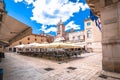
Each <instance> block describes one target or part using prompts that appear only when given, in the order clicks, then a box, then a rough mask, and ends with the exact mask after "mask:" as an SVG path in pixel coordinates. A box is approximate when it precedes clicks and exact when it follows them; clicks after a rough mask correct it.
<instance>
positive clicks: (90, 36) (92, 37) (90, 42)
mask: <svg viewBox="0 0 120 80" xmlns="http://www.w3.org/2000/svg"><path fill="white" fill-rule="evenodd" d="M84 25H85V27H84V30H83V31H78V32H73V31H72V32H70V33H68V35H67V36H69V41H71V42H73V43H76V44H77V43H78V44H81V43H84V47H85V49H86V50H88V51H89V52H102V45H101V31H100V30H99V28H98V27H97V26H96V24H95V22H93V21H92V20H90V19H86V20H85V21H84Z"/></svg>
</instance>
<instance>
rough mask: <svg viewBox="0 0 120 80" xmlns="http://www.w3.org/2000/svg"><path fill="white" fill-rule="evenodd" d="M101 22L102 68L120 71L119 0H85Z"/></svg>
mask: <svg viewBox="0 0 120 80" xmlns="http://www.w3.org/2000/svg"><path fill="white" fill-rule="evenodd" d="M86 1H87V3H88V5H89V7H90V8H91V10H92V11H93V12H94V13H95V14H96V15H98V16H99V17H100V19H101V24H102V56H103V58H102V69H103V70H106V71H112V72H118V73H120V0H86Z"/></svg>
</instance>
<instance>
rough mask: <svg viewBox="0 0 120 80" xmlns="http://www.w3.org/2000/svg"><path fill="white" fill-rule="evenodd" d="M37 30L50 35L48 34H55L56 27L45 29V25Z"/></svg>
mask: <svg viewBox="0 0 120 80" xmlns="http://www.w3.org/2000/svg"><path fill="white" fill-rule="evenodd" d="M39 30H41V31H44V32H45V33H50V32H56V31H57V29H56V27H50V28H47V26H45V25H42V26H41V29H39Z"/></svg>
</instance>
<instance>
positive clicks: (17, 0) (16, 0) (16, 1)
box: [14, 0, 23, 3]
mask: <svg viewBox="0 0 120 80" xmlns="http://www.w3.org/2000/svg"><path fill="white" fill-rule="evenodd" d="M14 1H15V3H18V2H22V1H23V0H14Z"/></svg>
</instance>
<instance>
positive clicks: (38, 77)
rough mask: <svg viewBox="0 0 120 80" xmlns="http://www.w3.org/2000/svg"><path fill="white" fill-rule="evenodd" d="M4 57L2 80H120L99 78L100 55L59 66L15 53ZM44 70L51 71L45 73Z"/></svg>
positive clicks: (96, 54) (82, 57) (83, 56)
mask: <svg viewBox="0 0 120 80" xmlns="http://www.w3.org/2000/svg"><path fill="white" fill-rule="evenodd" d="M5 56H6V58H5V59H3V60H2V62H1V63H0V67H2V68H3V69H4V80H120V79H117V78H113V77H107V78H106V77H104V76H103V77H104V78H101V77H99V75H100V74H101V71H102V63H101V62H102V54H100V53H86V54H82V55H81V56H79V57H78V58H75V59H74V60H71V61H67V62H62V63H61V64H60V63H59V62H56V61H53V60H48V59H43V58H37V57H30V56H24V55H19V54H15V53H6V55H5ZM68 67H70V68H71V67H73V68H72V69H68ZM45 68H52V69H53V70H52V69H51V70H50V69H49V70H50V71H46V70H45Z"/></svg>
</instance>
